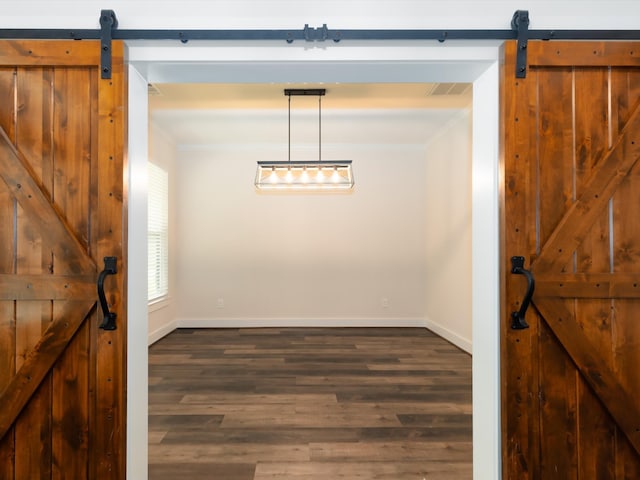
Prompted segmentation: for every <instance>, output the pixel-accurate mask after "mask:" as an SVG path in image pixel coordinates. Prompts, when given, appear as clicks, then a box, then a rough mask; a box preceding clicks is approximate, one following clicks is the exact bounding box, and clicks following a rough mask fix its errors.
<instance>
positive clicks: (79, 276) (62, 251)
mask: <svg viewBox="0 0 640 480" xmlns="http://www.w3.org/2000/svg"><path fill="white" fill-rule="evenodd" d="M123 51H124V49H123V44H122V42H114V50H113V54H114V55H113V60H114V72H113V73H114V79H113V81H107V82H100V80H99V77H100V72H99V68H100V42H99V41H82V42H74V41H19V42H13V41H0V65H2V66H0V93H2V98H4V99H5V101H4V102H2V105H0V126H1V127H2V128H3V129H4V131H5V132H6V135H4V137H1V135H0V137H1V138H0V164H2V165H0V176H2V178H3V181H2V182H0V219H1V220H2V225H4V226H7V227H8V228H6V229H4V228H3V229H2V230H0V240H3V241H2V242H0V244H1V245H0V276H1V278H0V284H2V285H1V286H0V292H2V294H1V295H2V297H1V298H0V310H1V312H0V313H3V321H4V322H3V323H2V325H1V326H0V329H1V330H2V332H1V333H3V335H4V334H5V333H6V334H7V337H6V338H3V339H2V340H1V342H2V346H3V347H4V346H6V347H7V349H8V352H7V353H8V354H7V355H6V357H5V356H4V355H2V354H0V359H1V361H2V362H3V364H2V365H0V366H2V367H3V376H2V382H3V383H2V384H0V390H4V391H3V394H2V399H1V400H0V404H1V405H2V406H3V409H2V413H0V419H1V420H2V421H3V422H4V421H6V422H9V423H12V424H14V425H15V428H14V427H12V428H10V429H9V430H8V431H7V433H6V434H5V435H4V438H3V439H2V440H0V442H1V444H0V459H2V460H1V463H0V478H14V477H15V478H29V479H31V478H47V479H48V480H49V479H51V478H74V479H76V478H77V479H82V478H87V477H88V478H91V479H97V478H101V479H102V478H105V479H111V478H113V479H118V480H120V479H122V478H124V464H125V456H124V451H125V450H124V445H125V441H124V440H125V439H124V433H123V432H124V430H125V429H124V425H125V421H124V419H125V412H124V402H123V399H124V386H125V382H126V378H125V375H124V373H125V367H126V365H125V359H126V353H125V352H126V348H125V343H124V341H123V339H125V338H126V328H124V325H125V324H126V318H125V315H124V311H125V310H126V304H125V299H124V298H123V297H122V298H121V297H120V296H121V295H122V292H123V289H124V276H125V275H126V267H125V264H124V262H125V259H123V258H122V247H123V245H125V244H126V232H125V231H124V229H123V223H126V215H125V213H126V212H125V211H124V191H125V185H124V178H123V172H124V170H125V166H124V164H123V158H124V138H125V124H124V121H123V118H124V116H125V115H126V108H125V107H126V98H125V93H124V92H125V90H126V89H125V86H124V80H123V79H124V69H123V63H122V62H123ZM66 66H69V67H70V68H67V67H66ZM87 67H88V68H87ZM101 83H102V84H103V85H106V86H107V87H108V88H102V92H100V91H99V90H100V86H99V85H100V84H101ZM114 87H115V88H114ZM99 104H100V105H102V108H100V106H99ZM107 112H116V114H115V115H109V114H108V113H107ZM110 125H111V126H110ZM107 137H108V138H107ZM113 139H119V140H118V141H117V142H115V143H114V142H113V141H112V140H113ZM108 149H112V151H111V152H109V151H108ZM5 167H8V168H5ZM18 184H19V185H20V186H19V187H18ZM100 185H107V187H106V188H108V189H109V191H111V192H113V197H114V198H113V199H110V198H108V197H107V196H106V195H102V194H101V193H100V192H99V186H100ZM102 193H105V192H104V191H102ZM33 204H37V206H36V207H34V206H33ZM16 219H17V220H16ZM14 239H17V242H14ZM114 245H115V248H112V247H113V246H114ZM105 250H108V251H109V253H106V252H105ZM111 252H114V253H111ZM105 254H109V255H113V254H115V255H117V256H118V257H119V263H118V268H119V271H120V272H122V276H121V277H120V278H118V279H117V280H116V279H114V281H113V282H109V289H110V291H109V293H108V300H109V302H110V303H117V306H115V307H113V309H114V310H115V309H117V310H118V312H119V313H118V315H119V316H118V318H119V320H121V321H122V322H123V325H122V328H120V330H119V331H116V332H115V333H111V335H110V336H108V335H105V334H104V332H98V328H97V325H98V323H99V320H101V319H99V318H98V314H97V312H96V310H95V309H94V308H92V307H93V306H94V305H95V303H96V292H95V277H96V270H97V267H101V266H102V256H104V255H105ZM4 298H7V299H8V300H3V299H4ZM78 302H80V304H81V305H80V306H79V308H77V309H75V310H76V311H75V312H74V311H73V310H74V309H73V308H68V307H69V306H70V305H73V304H74V303H75V304H77V303H78ZM5 313H6V315H4V314H5ZM52 315H53V316H54V317H57V316H58V315H62V316H63V318H61V319H59V320H60V321H56V322H55V323H54V324H51V320H52ZM83 321H84V323H83V325H84V326H83V327H81V328H80V330H79V332H77V333H76V334H73V333H72V332H71V333H70V332H69V330H75V327H76V326H77V325H76V322H77V324H80V323H82V322H83ZM64 323H67V324H68V328H63V327H64ZM71 327H73V328H71ZM43 330H46V331H45V333H44V336H43ZM62 330H64V332H63V331H62ZM56 332H58V333H56ZM71 338H73V339H72V340H70V339H71ZM12 343H13V344H12ZM34 345H35V348H33V347H34ZM49 347H50V348H49ZM60 352H63V353H60ZM106 352H109V353H108V354H107V355H105V353H106ZM3 353H4V352H3ZM58 354H60V356H58V358H57V359H56V358H55V357H56V356H57V355H58ZM16 367H17V368H19V367H22V370H21V371H20V372H19V373H18V375H17V376H16V375H15V370H16ZM98 367H101V368H98ZM27 370H32V371H33V372H35V374H30V372H27ZM27 376H30V377H31V380H30V381H27ZM40 378H42V382H41V384H40V386H39V387H38V386H37V384H38V383H40V380H39V379H40ZM23 380H24V381H23ZM25 383H29V385H27V386H26V387H25ZM36 387H37V388H36ZM29 392H33V394H31V393H29ZM29 396H30V397H31V398H30V399H28V398H27V397H29ZM17 397H19V398H18V401H17V402H16V398H17ZM21 403H22V404H23V406H24V408H22V407H21V405H20V404H21ZM6 405H10V408H8V409H7V408H4V407H5V406H6ZM12 409H14V410H15V412H13V413H12V411H11V410H12ZM70 412H73V414H71V413H70ZM9 417H14V418H15V419H16V420H15V422H14V421H13V420H10V419H9ZM114 424H115V427H114ZM105 425H109V428H105ZM101 436H102V438H105V439H107V437H108V439H107V440H106V441H105V442H102V443H100V442H98V441H95V440H96V439H98V438H100V437H101ZM107 442H110V448H105V443H107ZM105 459H106V460H105ZM103 460H105V461H103ZM100 462H102V465H104V468H103V469H102V470H100V468H99V467H98V464H99V463H100ZM114 467H115V468H114Z"/></svg>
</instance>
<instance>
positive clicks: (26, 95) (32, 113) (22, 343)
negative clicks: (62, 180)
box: [15, 68, 52, 479]
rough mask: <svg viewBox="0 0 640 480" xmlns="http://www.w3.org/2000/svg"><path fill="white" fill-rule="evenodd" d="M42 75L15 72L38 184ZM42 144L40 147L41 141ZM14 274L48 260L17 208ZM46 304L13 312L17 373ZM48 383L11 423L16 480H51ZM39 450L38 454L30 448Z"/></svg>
mask: <svg viewBox="0 0 640 480" xmlns="http://www.w3.org/2000/svg"><path fill="white" fill-rule="evenodd" d="M43 78H44V72H43V70H42V69H39V68H35V69H24V68H18V69H17V76H16V84H17V86H16V100H17V114H16V132H15V145H16V147H17V148H18V149H20V150H21V151H22V150H24V151H25V153H26V155H27V159H28V161H29V163H30V164H31V167H32V168H33V171H34V173H35V175H36V177H37V179H38V181H40V182H42V172H43V168H42V165H43V164H45V163H47V162H50V143H49V142H48V141H47V138H48V136H47V135H46V134H44V133H43V132H44V131H46V130H48V129H49V128H50V122H49V121H48V117H47V116H46V115H44V112H45V111H47V109H48V107H47V105H48V99H49V98H50V94H51V92H50V90H49V89H48V88H47V85H46V82H44V83H43ZM43 140H44V141H43ZM17 219H18V223H17V227H18V228H17V236H16V238H17V249H16V251H17V266H16V273H18V274H48V273H50V271H51V265H50V259H51V255H50V253H49V252H48V251H47V247H46V246H45V245H43V243H44V242H45V240H44V239H45V238H46V235H45V232H42V231H40V230H39V229H38V228H36V227H34V225H33V224H32V223H31V222H30V221H29V218H28V216H27V215H26V214H25V213H24V211H23V210H22V208H20V207H18V215H17ZM51 313H52V312H51V302H43V301H21V302H17V308H16V328H17V333H16V346H17V353H18V358H17V360H16V368H20V366H21V364H22V362H23V361H24V359H25V358H26V356H27V355H28V354H29V352H30V351H31V349H32V348H33V347H34V346H35V345H36V344H37V343H38V341H39V340H40V338H41V336H42V333H43V332H44V331H45V330H46V328H47V326H48V324H49V323H50V322H51ZM51 396H52V391H51V378H50V376H49V377H47V379H46V380H45V381H44V382H43V383H42V384H41V385H40V387H39V388H38V391H37V393H36V394H35V395H34V397H33V398H32V400H31V401H30V402H29V405H28V406H27V408H25V410H24V412H23V413H22V414H21V416H20V417H19V418H18V421H17V422H16V427H15V432H16V476H17V477H19V478H33V479H38V478H42V479H48V478H50V477H51V442H50V438H51ZM34 445H39V448H34Z"/></svg>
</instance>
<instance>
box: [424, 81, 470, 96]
mask: <svg viewBox="0 0 640 480" xmlns="http://www.w3.org/2000/svg"><path fill="white" fill-rule="evenodd" d="M470 86H471V84H470V83H434V84H433V87H432V88H431V90H429V92H428V93H427V96H433V97H435V96H439V95H462V94H463V93H465V92H466V91H467V90H468V89H469V87H470Z"/></svg>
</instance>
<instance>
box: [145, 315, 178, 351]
mask: <svg viewBox="0 0 640 480" xmlns="http://www.w3.org/2000/svg"><path fill="white" fill-rule="evenodd" d="M176 328H180V327H179V326H178V322H177V321H175V320H174V321H172V322H169V323H167V324H166V325H163V326H162V327H160V328H158V329H156V330H154V331H153V332H149V337H148V340H147V342H148V345H149V346H151V345H153V344H154V343H156V342H157V341H158V340H160V339H161V338H163V337H166V336H167V335H169V334H170V333H171V332H173V331H174V330H175V329H176Z"/></svg>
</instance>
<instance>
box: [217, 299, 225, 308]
mask: <svg viewBox="0 0 640 480" xmlns="http://www.w3.org/2000/svg"><path fill="white" fill-rule="evenodd" d="M216 307H218V308H224V298H222V297H219V298H218V300H217V301H216Z"/></svg>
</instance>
